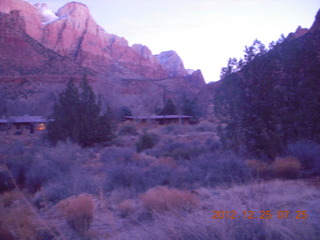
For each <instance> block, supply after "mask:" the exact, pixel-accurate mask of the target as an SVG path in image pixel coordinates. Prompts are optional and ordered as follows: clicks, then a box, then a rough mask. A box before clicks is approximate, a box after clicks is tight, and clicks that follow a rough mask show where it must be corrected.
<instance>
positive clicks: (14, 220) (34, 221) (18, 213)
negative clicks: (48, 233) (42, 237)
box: [0, 204, 49, 240]
mask: <svg viewBox="0 0 320 240" xmlns="http://www.w3.org/2000/svg"><path fill="white" fill-rule="evenodd" d="M0 222H2V224H1V225H3V227H4V229H5V230H7V231H8V232H10V233H12V235H14V238H13V239H23V240H35V239H39V238H38V237H39V233H40V232H41V231H43V230H46V227H45V226H44V224H43V222H42V221H41V219H39V218H38V217H37V215H36V213H35V211H34V210H33V209H32V208H31V207H30V206H27V205H25V204H21V205H16V206H14V207H10V208H6V209H1V214H0ZM47 230H49V229H47ZM1 239H6V238H1Z"/></svg>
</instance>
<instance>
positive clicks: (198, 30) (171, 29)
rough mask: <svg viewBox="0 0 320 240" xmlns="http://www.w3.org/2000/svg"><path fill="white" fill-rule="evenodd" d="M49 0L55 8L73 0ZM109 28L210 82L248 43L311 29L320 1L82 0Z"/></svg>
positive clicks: (267, 40)
mask: <svg viewBox="0 0 320 240" xmlns="http://www.w3.org/2000/svg"><path fill="white" fill-rule="evenodd" d="M28 1H29V2H31V3H37V2H39V3H44V2H45V3H47V5H48V7H49V8H50V9H52V10H53V11H54V12H56V11H57V9H58V8H59V7H62V6H63V5H64V4H65V3H67V2H70V1H68V0H28ZM79 2H82V3H84V4H86V5H87V6H88V7H89V10H90V13H91V15H92V16H93V18H94V19H95V21H96V22H97V23H98V24H99V25H100V26H101V27H103V28H104V29H105V30H106V32H108V33H112V34H117V35H118V36H121V37H124V38H125V39H127V40H128V42H129V45H133V44H135V43H140V44H143V45H146V46H148V47H149V48H150V50H151V51H152V53H153V54H159V53H160V52H162V51H168V50H174V51H176V52H177V53H178V55H179V56H180V57H181V58H182V60H183V62H184V65H185V68H191V69H195V70H196V69H201V71H202V73H203V75H204V78H205V80H206V82H210V81H217V80H219V76H220V70H221V68H222V67H224V66H225V65H226V63H227V60H228V58H229V57H237V58H239V57H242V56H243V50H244V47H245V45H247V46H249V45H251V44H252V42H253V40H254V39H256V38H257V39H259V40H260V41H262V42H263V43H264V44H265V45H268V44H269V43H270V42H271V41H276V40H278V38H279V37H280V35H281V34H282V33H283V34H284V35H285V36H287V35H288V33H290V32H293V31H295V30H296V28H297V27H298V26H299V25H301V26H302V27H304V28H310V27H311V25H312V23H313V21H314V17H315V15H316V13H317V11H318V9H319V8H320V2H319V0H79Z"/></svg>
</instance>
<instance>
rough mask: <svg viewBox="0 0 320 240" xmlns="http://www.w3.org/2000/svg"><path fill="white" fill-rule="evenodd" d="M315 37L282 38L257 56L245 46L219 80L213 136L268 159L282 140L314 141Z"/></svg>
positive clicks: (319, 114)
mask: <svg viewBox="0 0 320 240" xmlns="http://www.w3.org/2000/svg"><path fill="white" fill-rule="evenodd" d="M315 39H317V40H318V41H320V38H319V36H318V35H316V34H315V35H306V36H305V37H302V38H299V39H295V40H291V41H285V42H283V43H282V44H281V45H279V46H277V47H274V48H273V49H272V50H270V51H269V52H268V53H267V54H264V51H262V54H261V55H259V57H255V56H254V55H255V54H256V53H255V51H251V50H252V49H251V50H250V51H251V53H252V54H253V58H252V57H250V56H249V55H248V58H247V60H248V59H249V58H250V59H251V61H250V62H247V63H246V65H245V66H243V68H242V69H241V71H240V72H238V73H234V74H230V75H228V76H226V77H225V78H224V79H223V80H222V81H221V83H220V87H219V89H218V90H217V93H216V94H215V114H216V116H217V117H218V118H219V119H220V121H221V122H222V123H224V124H223V125H222V126H223V127H221V128H220V132H219V135H220V137H221V140H222V141H223V143H224V145H225V147H227V148H229V149H232V150H235V151H237V152H240V153H245V154H248V155H250V157H252V156H254V157H264V158H268V159H273V158H274V157H276V156H277V155H278V154H281V152H282V151H283V150H284V148H285V147H286V145H287V144H288V143H292V142H296V141H299V140H306V139H308V140H312V141H315V142H318V143H319V142H320V134H319V132H320V124H319V122H320V111H319V109H320V104H319V103H320V101H319V99H320V84H319V79H320V67H319V61H318V60H317V54H316V50H315V49H318V48H319V45H318V43H317V41H315ZM262 49H263V47H262ZM259 51H260V50H259ZM249 53H250V52H248V54H249ZM251 53H250V54H251ZM259 53H260V52H259Z"/></svg>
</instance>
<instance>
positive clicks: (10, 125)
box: [0, 115, 47, 135]
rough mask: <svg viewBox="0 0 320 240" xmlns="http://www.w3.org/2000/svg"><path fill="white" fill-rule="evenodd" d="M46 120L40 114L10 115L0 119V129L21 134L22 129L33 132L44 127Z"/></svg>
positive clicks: (8, 132)
mask: <svg viewBox="0 0 320 240" xmlns="http://www.w3.org/2000/svg"><path fill="white" fill-rule="evenodd" d="M46 124H47V120H46V119H45V118H44V117H42V116H28V115H25V116H12V117H8V118H6V119H0V131H6V133H7V134H16V135H21V134H23V132H24V131H27V132H29V133H34V132H35V131H43V130H45V129H46Z"/></svg>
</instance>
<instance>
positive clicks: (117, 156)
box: [100, 147, 135, 163]
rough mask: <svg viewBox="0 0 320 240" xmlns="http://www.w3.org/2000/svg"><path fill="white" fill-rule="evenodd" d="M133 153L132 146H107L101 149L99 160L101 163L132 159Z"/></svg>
mask: <svg viewBox="0 0 320 240" xmlns="http://www.w3.org/2000/svg"><path fill="white" fill-rule="evenodd" d="M134 154H135V151H134V148H129V147H107V148H105V149H103V150H102V152H101V157H100V160H101V162H103V163H112V162H113V163H114V162H117V163H120V162H128V161H131V160H132V159H133V156H134Z"/></svg>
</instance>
